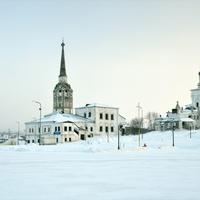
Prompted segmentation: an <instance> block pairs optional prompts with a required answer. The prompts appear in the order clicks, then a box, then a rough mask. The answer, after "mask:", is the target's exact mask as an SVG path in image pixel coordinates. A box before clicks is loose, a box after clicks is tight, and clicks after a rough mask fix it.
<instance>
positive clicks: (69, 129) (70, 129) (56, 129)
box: [55, 126, 72, 132]
mask: <svg viewBox="0 0 200 200" xmlns="http://www.w3.org/2000/svg"><path fill="white" fill-rule="evenodd" d="M56 131H60V126H58V127H57V126H56V127H55V132H56ZM64 131H72V127H71V126H69V127H67V126H64Z"/></svg>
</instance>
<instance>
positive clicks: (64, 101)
mask: <svg viewBox="0 0 200 200" xmlns="http://www.w3.org/2000/svg"><path fill="white" fill-rule="evenodd" d="M64 46H65V43H64V41H62V43H61V47H62V52H61V62H60V75H59V79H58V83H57V84H56V86H55V88H54V90H53V111H57V112H60V113H69V114H71V113H72V112H73V90H72V89H71V86H70V84H69V83H68V82H67V73H66V68H65V52H64Z"/></svg>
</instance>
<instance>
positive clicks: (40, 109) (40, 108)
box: [33, 101, 42, 144]
mask: <svg viewBox="0 0 200 200" xmlns="http://www.w3.org/2000/svg"><path fill="white" fill-rule="evenodd" d="M33 102H34V103H37V104H39V106H40V107H39V111H40V128H39V144H41V118H42V104H41V102H39V101H33Z"/></svg>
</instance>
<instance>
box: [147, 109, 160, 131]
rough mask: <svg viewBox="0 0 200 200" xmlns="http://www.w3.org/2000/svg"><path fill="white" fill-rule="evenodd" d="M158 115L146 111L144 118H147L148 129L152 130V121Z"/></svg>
mask: <svg viewBox="0 0 200 200" xmlns="http://www.w3.org/2000/svg"><path fill="white" fill-rule="evenodd" d="M158 117H159V114H158V113H156V112H148V113H147V115H146V119H147V120H148V129H149V130H153V129H154V121H155V119H156V118H158Z"/></svg>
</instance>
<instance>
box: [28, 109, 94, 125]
mask: <svg viewBox="0 0 200 200" xmlns="http://www.w3.org/2000/svg"><path fill="white" fill-rule="evenodd" d="M39 121H40V120H39V119H37V120H34V121H31V122H26V123H38V122H39ZM41 122H42V123H45V122H58V123H61V122H91V123H92V122H93V121H92V120H89V119H86V118H84V117H81V116H79V115H74V114H66V113H59V112H53V113H50V114H48V115H45V116H44V117H43V118H42V119H41Z"/></svg>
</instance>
